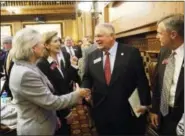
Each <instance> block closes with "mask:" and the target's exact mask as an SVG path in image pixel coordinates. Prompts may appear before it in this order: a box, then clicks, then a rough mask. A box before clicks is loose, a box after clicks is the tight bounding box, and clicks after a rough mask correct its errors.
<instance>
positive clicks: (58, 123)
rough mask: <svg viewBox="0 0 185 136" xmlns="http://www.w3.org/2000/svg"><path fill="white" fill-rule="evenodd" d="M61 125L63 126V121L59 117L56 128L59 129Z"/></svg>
mask: <svg viewBox="0 0 185 136" xmlns="http://www.w3.org/2000/svg"><path fill="white" fill-rule="evenodd" d="M61 127H62V123H61V121H60V119H59V118H58V117H57V128H56V129H57V130H58V129H59V128H61Z"/></svg>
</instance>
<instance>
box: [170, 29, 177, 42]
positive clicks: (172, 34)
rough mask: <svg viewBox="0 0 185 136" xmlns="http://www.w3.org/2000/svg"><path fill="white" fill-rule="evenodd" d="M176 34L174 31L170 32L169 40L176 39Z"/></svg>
mask: <svg viewBox="0 0 185 136" xmlns="http://www.w3.org/2000/svg"><path fill="white" fill-rule="evenodd" d="M177 35H178V33H177V32H176V31H171V38H172V39H173V40H174V39H175V38H176V37H177Z"/></svg>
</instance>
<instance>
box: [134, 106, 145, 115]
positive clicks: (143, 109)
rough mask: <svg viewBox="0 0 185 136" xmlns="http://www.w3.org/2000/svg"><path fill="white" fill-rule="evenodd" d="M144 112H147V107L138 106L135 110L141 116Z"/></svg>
mask: <svg viewBox="0 0 185 136" xmlns="http://www.w3.org/2000/svg"><path fill="white" fill-rule="evenodd" d="M146 111H147V107H146V106H140V107H138V108H137V110H136V112H137V113H141V114H145V112H146Z"/></svg>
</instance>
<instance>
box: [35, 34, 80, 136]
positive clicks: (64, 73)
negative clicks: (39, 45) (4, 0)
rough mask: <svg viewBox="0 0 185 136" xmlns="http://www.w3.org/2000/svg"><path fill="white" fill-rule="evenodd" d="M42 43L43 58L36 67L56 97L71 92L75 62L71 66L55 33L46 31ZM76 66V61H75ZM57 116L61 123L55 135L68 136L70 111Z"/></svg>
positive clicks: (76, 79) (60, 111)
mask: <svg viewBox="0 0 185 136" xmlns="http://www.w3.org/2000/svg"><path fill="white" fill-rule="evenodd" d="M43 42H44V47H45V53H44V57H42V58H41V59H40V60H39V61H38V63H37V66H38V67H39V69H40V70H41V71H42V72H43V73H44V74H45V75H46V76H47V78H48V79H49V81H50V82H51V84H52V85H53V87H54V89H55V92H54V94H56V95H64V94H67V93H70V92H71V91H72V87H71V82H72V81H74V82H77V81H78V74H77V69H76V68H75V61H74V60H71V61H72V64H73V66H71V62H70V55H69V54H68V53H67V52H62V51H61V47H60V41H59V38H58V36H57V32H56V31H48V32H46V33H44V34H43ZM76 64H77V59H76ZM57 116H58V117H59V119H60V121H61V124H62V126H61V128H59V129H58V130H57V132H56V134H61V135H70V126H69V123H70V122H71V120H72V118H73V117H72V114H70V109H63V110H59V111H57Z"/></svg>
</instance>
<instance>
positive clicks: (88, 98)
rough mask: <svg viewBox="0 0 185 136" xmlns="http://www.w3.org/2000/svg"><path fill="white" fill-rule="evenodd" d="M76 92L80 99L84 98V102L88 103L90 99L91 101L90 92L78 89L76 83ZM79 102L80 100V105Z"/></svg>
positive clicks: (86, 89)
mask: <svg viewBox="0 0 185 136" xmlns="http://www.w3.org/2000/svg"><path fill="white" fill-rule="evenodd" d="M76 91H78V92H79V94H80V96H81V97H82V98H85V100H86V101H88V102H89V101H90V99H91V90H90V89H88V88H80V87H79V85H78V84H77V83H76ZM81 101H82V99H81V100H80V102H79V103H80V104H81Z"/></svg>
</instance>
